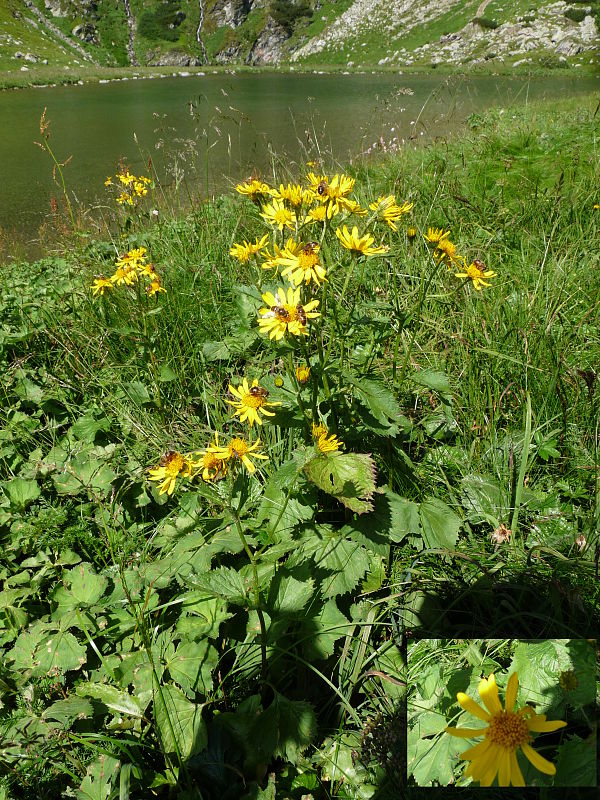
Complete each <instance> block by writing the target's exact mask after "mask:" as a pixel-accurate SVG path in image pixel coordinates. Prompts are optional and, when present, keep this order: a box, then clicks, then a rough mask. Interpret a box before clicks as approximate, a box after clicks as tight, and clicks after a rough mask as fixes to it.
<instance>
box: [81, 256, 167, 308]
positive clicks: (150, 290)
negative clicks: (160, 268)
mask: <svg viewBox="0 0 600 800" xmlns="http://www.w3.org/2000/svg"><path fill="white" fill-rule="evenodd" d="M146 253H147V250H146V248H145V247H136V248H134V249H133V250H129V252H127V253H125V255H122V256H119V258H117V259H116V261H115V266H116V269H115V271H114V272H113V274H112V275H111V276H110V277H109V278H105V277H104V276H102V275H101V276H100V277H98V278H96V279H95V281H94V282H93V284H92V287H91V288H92V292H93V295H94V297H96V296H97V295H99V294H100V295H103V294H104V292H105V291H106V290H107V289H112V288H113V287H114V286H122V285H125V286H134V285H136V284H137V283H138V282H139V281H140V279H142V280H144V281H145V282H146V289H145V291H146V294H147V295H148V296H149V297H152V296H153V295H155V294H158V293H159V292H166V289H164V288H163V286H162V285H161V280H160V276H159V275H158V273H157V271H156V268H155V266H154V264H152V263H149V262H148V260H147V256H146Z"/></svg>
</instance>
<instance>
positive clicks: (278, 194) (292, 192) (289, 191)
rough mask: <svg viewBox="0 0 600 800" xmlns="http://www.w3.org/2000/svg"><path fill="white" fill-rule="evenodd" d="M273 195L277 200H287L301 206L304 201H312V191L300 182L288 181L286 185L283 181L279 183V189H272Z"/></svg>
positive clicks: (293, 204)
mask: <svg viewBox="0 0 600 800" xmlns="http://www.w3.org/2000/svg"><path fill="white" fill-rule="evenodd" d="M270 194H271V197H274V198H276V199H277V200H285V201H286V202H287V203H289V204H290V205H291V206H294V207H297V206H301V205H302V203H310V202H311V201H312V193H311V192H310V191H308V190H306V189H304V187H303V186H301V185H300V184H299V183H293V184H290V183H288V184H287V186H284V185H283V183H281V184H279V189H271V192H270Z"/></svg>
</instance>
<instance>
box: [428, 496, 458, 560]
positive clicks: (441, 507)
mask: <svg viewBox="0 0 600 800" xmlns="http://www.w3.org/2000/svg"><path fill="white" fill-rule="evenodd" d="M419 516H420V519H421V527H422V530H423V542H424V543H425V547H430V548H445V549H452V548H453V547H455V545H456V540H457V539H458V531H459V530H460V525H461V520H460V517H459V516H458V515H457V514H455V513H454V511H452V509H451V508H450V506H449V505H447V504H446V503H444V501H443V500H439V499H438V498H437V497H432V498H431V499H429V500H425V502H424V503H421V505H420V507H419Z"/></svg>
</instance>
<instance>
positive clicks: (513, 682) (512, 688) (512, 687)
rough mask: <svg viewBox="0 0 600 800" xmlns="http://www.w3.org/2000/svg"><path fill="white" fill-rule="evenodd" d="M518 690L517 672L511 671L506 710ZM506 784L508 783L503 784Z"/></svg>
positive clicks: (508, 709) (509, 708) (507, 688)
mask: <svg viewBox="0 0 600 800" xmlns="http://www.w3.org/2000/svg"><path fill="white" fill-rule="evenodd" d="M518 691H519V675H518V673H517V672H513V674H512V675H511V676H510V678H509V679H508V684H507V686H506V697H505V700H504V708H505V709H506V710H507V711H512V710H513V708H514V707H515V700H516V699H517V692H518ZM504 785H505V786H508V784H504Z"/></svg>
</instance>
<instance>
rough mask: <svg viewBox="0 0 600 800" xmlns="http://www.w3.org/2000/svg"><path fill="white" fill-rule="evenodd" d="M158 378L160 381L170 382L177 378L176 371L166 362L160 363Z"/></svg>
mask: <svg viewBox="0 0 600 800" xmlns="http://www.w3.org/2000/svg"><path fill="white" fill-rule="evenodd" d="M158 380H159V381H160V382H161V383H170V382H171V381H176V380H177V373H176V372H174V371H173V370H172V369H171V367H169V366H167V364H162V365H161V367H160V369H159V370H158Z"/></svg>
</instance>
